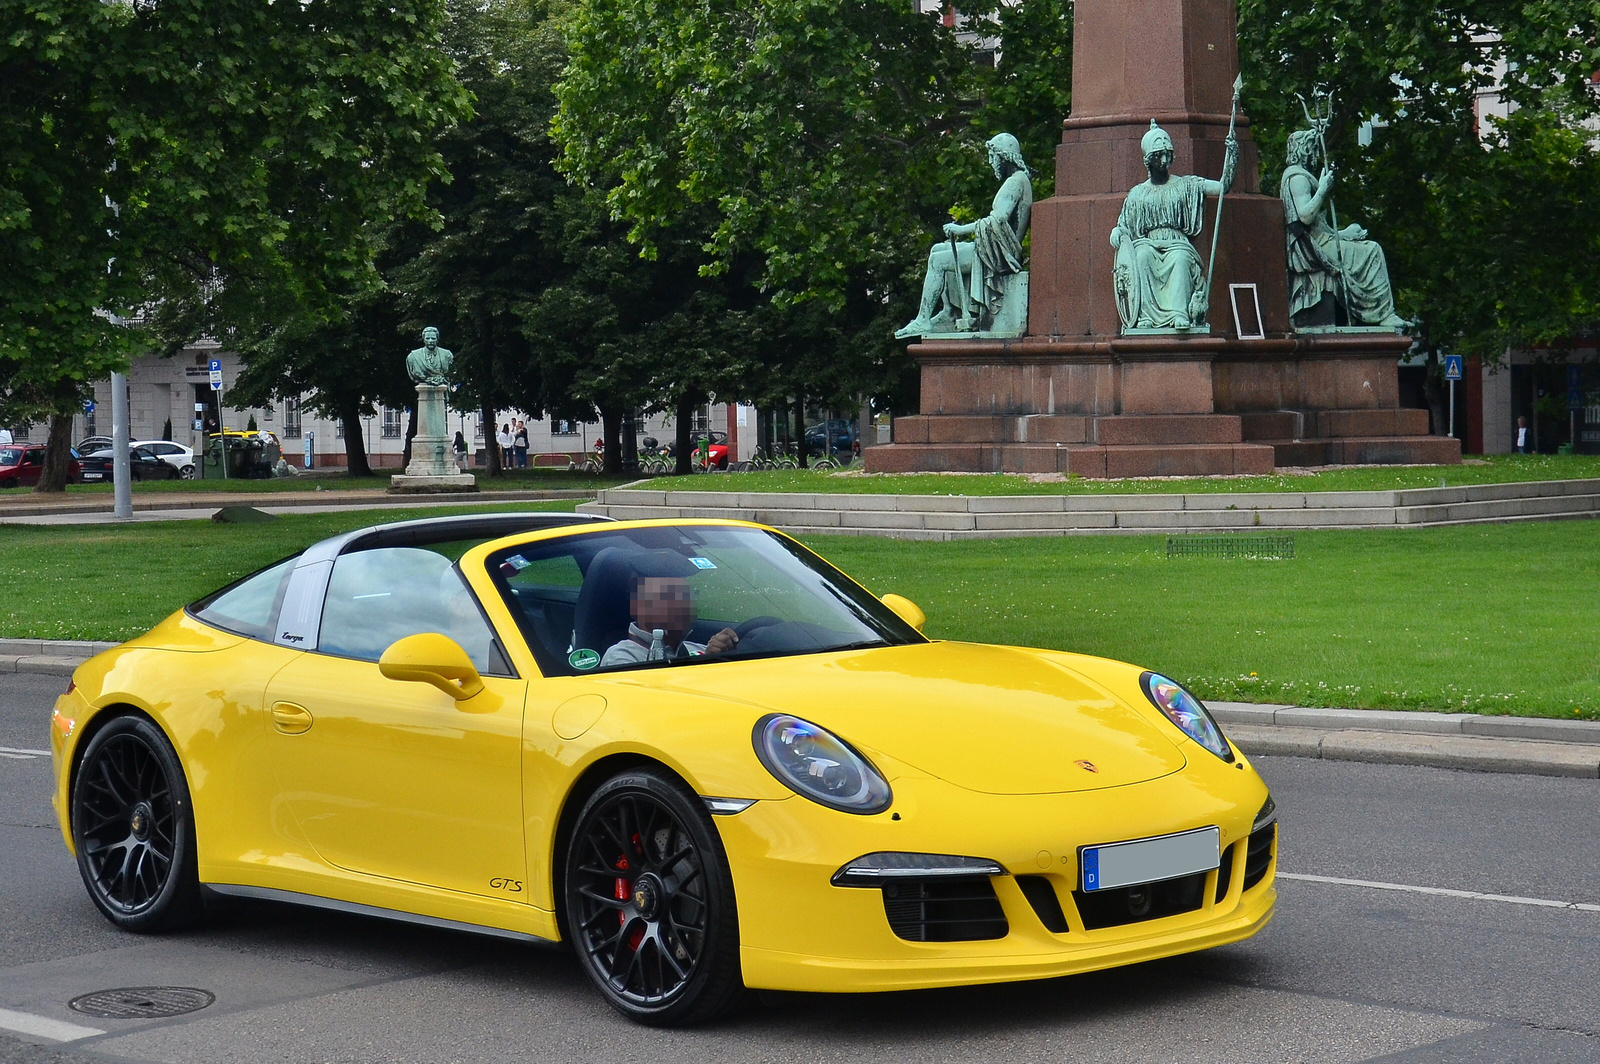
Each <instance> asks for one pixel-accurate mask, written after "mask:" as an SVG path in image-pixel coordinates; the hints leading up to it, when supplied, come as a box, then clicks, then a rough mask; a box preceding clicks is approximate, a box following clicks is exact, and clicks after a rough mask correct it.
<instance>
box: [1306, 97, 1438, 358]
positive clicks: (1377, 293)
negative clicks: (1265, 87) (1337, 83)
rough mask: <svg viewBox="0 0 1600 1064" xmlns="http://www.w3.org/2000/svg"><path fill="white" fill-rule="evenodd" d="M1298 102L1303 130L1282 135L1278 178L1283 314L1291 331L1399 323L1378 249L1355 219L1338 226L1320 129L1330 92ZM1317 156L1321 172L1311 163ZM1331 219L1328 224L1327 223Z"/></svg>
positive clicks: (1386, 267) (1324, 125)
mask: <svg viewBox="0 0 1600 1064" xmlns="http://www.w3.org/2000/svg"><path fill="white" fill-rule="evenodd" d="M1314 102H1315V106H1316V112H1317V113H1316V114H1315V115H1313V114H1312V108H1311V107H1309V106H1307V104H1306V101H1305V99H1304V97H1302V98H1301V100H1300V106H1301V109H1302V110H1304V111H1305V114H1306V122H1307V124H1308V125H1309V126H1310V127H1311V128H1309V129H1301V130H1297V131H1295V132H1294V133H1291V134H1289V150H1288V160H1287V161H1288V165H1287V166H1285V167H1284V170H1283V179H1282V180H1281V181H1280V182H1279V183H1278V194H1279V195H1280V196H1281V197H1282V198H1283V213H1284V222H1285V230H1286V232H1287V237H1288V245H1289V246H1288V253H1289V320H1290V323H1291V324H1293V325H1294V327H1295V328H1297V329H1307V328H1315V327H1326V326H1340V325H1358V326H1363V325H1364V326H1378V327H1382V328H1386V329H1399V328H1403V327H1404V326H1405V325H1406V324H1407V323H1406V321H1405V319H1404V318H1402V317H1400V315H1398V314H1396V313H1395V309H1394V292H1393V289H1391V288H1390V286H1389V264H1388V262H1387V261H1386V260H1385V258H1384V254H1383V248H1381V247H1379V246H1378V244H1377V242H1376V241H1372V240H1368V239H1367V231H1366V230H1365V229H1363V228H1362V227H1361V226H1359V225H1348V226H1346V227H1345V228H1343V229H1340V228H1339V218H1338V215H1337V214H1336V213H1335V212H1334V207H1333V164H1332V162H1330V161H1329V159H1328V145H1327V140H1326V134H1327V129H1328V123H1329V120H1330V119H1331V118H1332V115H1333V94H1332V93H1329V94H1328V95H1327V96H1318V97H1317V98H1316V99H1315V101H1314ZM1319 157H1320V159H1321V161H1322V164H1323V167H1322V174H1321V176H1320V177H1319V176H1316V175H1314V174H1312V172H1311V167H1313V166H1315V165H1316V164H1317V162H1318V159H1319ZM1330 219H1331V224H1330Z"/></svg>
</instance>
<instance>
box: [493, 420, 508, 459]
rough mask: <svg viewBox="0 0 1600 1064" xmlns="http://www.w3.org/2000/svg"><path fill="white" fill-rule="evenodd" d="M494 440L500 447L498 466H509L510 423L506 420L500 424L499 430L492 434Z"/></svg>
mask: <svg viewBox="0 0 1600 1064" xmlns="http://www.w3.org/2000/svg"><path fill="white" fill-rule="evenodd" d="M494 442H495V444H496V445H498V446H499V448H500V468H501V469H509V468H511V423H510V422H509V421H508V422H506V423H505V424H504V425H501V426H500V431H499V432H497V433H495V434H494Z"/></svg>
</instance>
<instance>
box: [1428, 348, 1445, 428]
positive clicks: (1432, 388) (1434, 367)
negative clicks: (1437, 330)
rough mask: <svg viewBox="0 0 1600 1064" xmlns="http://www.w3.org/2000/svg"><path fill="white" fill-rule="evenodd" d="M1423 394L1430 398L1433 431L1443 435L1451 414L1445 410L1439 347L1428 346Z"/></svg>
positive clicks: (1429, 410) (1429, 411)
mask: <svg viewBox="0 0 1600 1064" xmlns="http://www.w3.org/2000/svg"><path fill="white" fill-rule="evenodd" d="M1422 394H1423V395H1424V396H1425V397H1426V398H1427V400H1428V417H1429V418H1430V419H1431V421H1432V430H1431V431H1432V433H1433V435H1435V436H1443V435H1444V434H1445V430H1446V428H1447V426H1448V425H1449V420H1448V417H1449V415H1448V414H1447V413H1446V412H1445V398H1444V385H1443V384H1441V383H1440V382H1439V349H1438V348H1435V347H1430V348H1428V373H1427V376H1425V377H1424V378H1423V379H1422Z"/></svg>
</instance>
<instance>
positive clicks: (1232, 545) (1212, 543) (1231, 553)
mask: <svg viewBox="0 0 1600 1064" xmlns="http://www.w3.org/2000/svg"><path fill="white" fill-rule="evenodd" d="M1184 556H1191V557H1202V558H1253V559H1256V560H1266V561H1278V560H1282V559H1286V558H1293V557H1294V537H1293V536H1240V535H1224V536H1197V535H1192V534H1191V535H1184V536H1168V537H1167V557H1169V558H1180V557H1184Z"/></svg>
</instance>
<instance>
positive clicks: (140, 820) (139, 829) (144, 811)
mask: <svg viewBox="0 0 1600 1064" xmlns="http://www.w3.org/2000/svg"><path fill="white" fill-rule="evenodd" d="M152 819H153V818H152V816H151V815H150V807H149V806H148V805H146V804H144V803H143V802H140V803H139V804H138V805H136V806H134V807H133V814H132V815H131V816H130V817H128V830H129V831H131V832H133V837H134V838H136V839H138V840H139V841H140V842H143V841H144V840H145V839H146V838H148V837H149V836H150V821H151V820H152Z"/></svg>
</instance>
